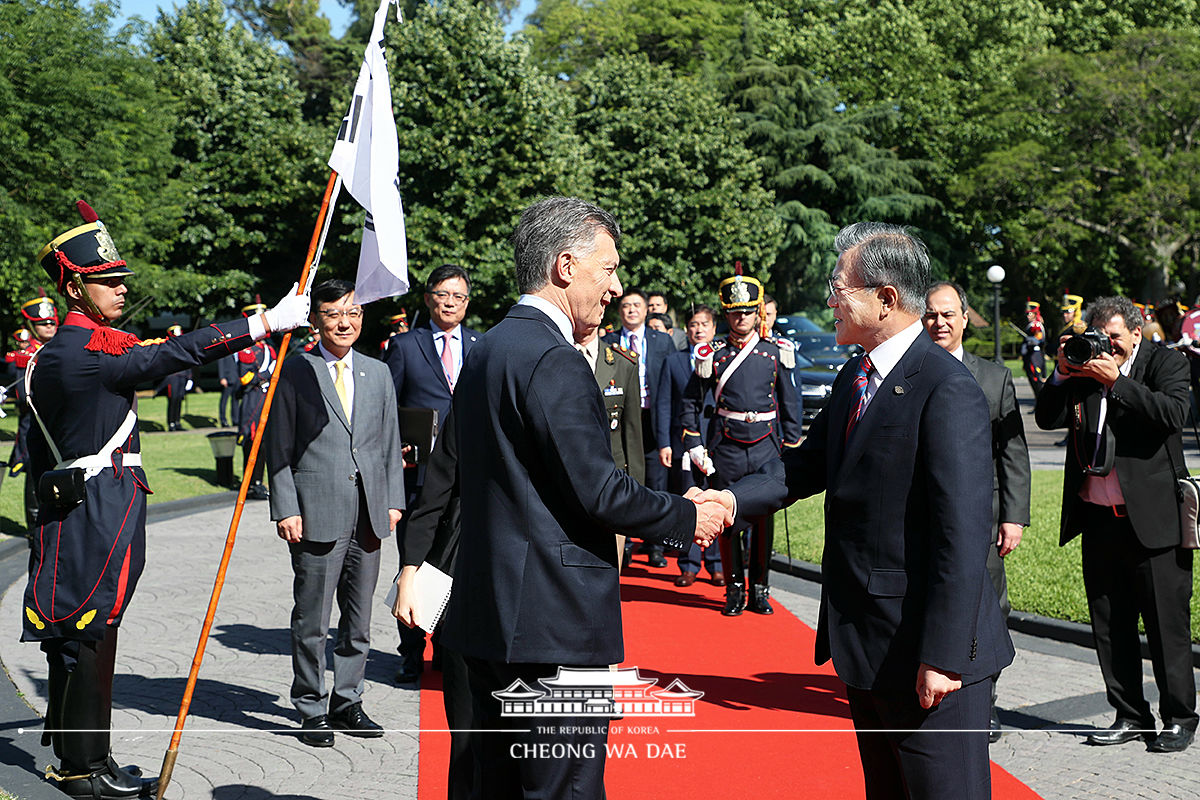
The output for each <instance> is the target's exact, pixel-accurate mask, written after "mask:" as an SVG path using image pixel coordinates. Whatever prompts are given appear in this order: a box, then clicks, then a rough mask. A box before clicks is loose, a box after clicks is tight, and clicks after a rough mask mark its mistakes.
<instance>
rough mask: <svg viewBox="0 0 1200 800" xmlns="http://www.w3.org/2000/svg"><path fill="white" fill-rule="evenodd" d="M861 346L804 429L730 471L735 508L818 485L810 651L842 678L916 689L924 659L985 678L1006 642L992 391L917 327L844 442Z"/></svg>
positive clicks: (1009, 651) (972, 678)
mask: <svg viewBox="0 0 1200 800" xmlns="http://www.w3.org/2000/svg"><path fill="white" fill-rule="evenodd" d="M859 359H861V356H858V357H856V358H855V359H851V360H850V361H849V362H847V364H846V367H845V368H844V369H843V370H842V371H841V373H840V374H839V375H838V378H837V380H836V381H835V382H834V385H833V393H832V394H831V396H830V399H829V404H828V406H826V407H825V408H824V409H823V410H822V411H821V412H820V413H819V414H818V415H817V417H816V419H814V420H813V423H812V426H811V427H810V428H809V433H808V436H807V438H806V439H805V440H804V443H803V444H801V445H800V447H798V448H794V449H791V450H786V451H784V454H783V458H782V459H781V461H772V462H768V464H766V465H764V467H763V468H762V469H760V470H759V472H758V473H755V474H753V475H750V476H748V477H746V478H744V479H743V480H741V481H738V482H737V483H736V484H734V486H733V487H732V490H733V492H734V494H735V496H736V497H737V499H738V506H739V508H738V514H739V517H745V516H750V515H753V514H755V513H759V514H762V513H770V512H771V511H774V510H775V508H778V503H779V497H780V496H781V495H787V496H789V497H805V496H808V495H812V494H816V493H817V492H820V491H822V490H824V491H825V554H824V557H823V560H822V564H821V572H822V585H821V610H820V621H819V624H818V627H817V642H816V661H817V663H818V664H822V663H824V662H825V661H827V660H829V659H830V658H832V659H833V664H834V668H835V669H836V670H837V674H838V676H839V677H840V678H841V679H842V680H843V681H845V682H846V683H847V684H848V685H850V686H854V687H857V688H860V689H881V690H887V691H910V692H911V691H912V687H913V682H914V680H915V678H916V669H917V666H918V665H919V664H920V663H926V664H929V665H931V666H934V667H937V668H939V669H942V670H946V671H949V672H955V673H959V674H960V675H962V680H963V682H964V684H970V683H975V682H977V681H980V680H984V679H986V678H990V677H991V676H992V675H995V674H996V673H997V672H999V671H1000V670H1001V669H1003V668H1004V667H1005V666H1007V665H1008V664H1009V663H1011V662H1012V658H1013V654H1014V651H1013V646H1012V641H1011V640H1010V639H1009V636H1008V631H1007V629H1006V628H1005V625H1004V620H1003V618H1002V617H1001V615H1000V604H999V602H998V601H997V599H996V594H995V591H994V589H993V588H992V582H991V580H989V578H988V575H987V570H986V562H987V553H988V549H989V548H990V547H991V546H992V537H991V527H992V526H991V520H990V518H989V516H990V515H989V513H988V511H989V509H990V508H991V503H990V502H989V500H990V491H989V487H990V486H991V485H992V476H991V475H990V474H989V473H991V471H992V469H991V464H990V463H989V462H987V461H984V460H983V459H980V458H978V453H980V452H986V451H987V450H988V447H989V442H990V430H989V425H988V414H987V401H986V399H985V398H984V396H983V392H982V391H981V390H980V388H979V385H978V384H977V383H976V382H975V380H974V379H973V378H972V377H971V374H970V373H969V372H968V371H967V369H966V368H965V367H964V366H963V365H962V364H960V363H959V362H958V360H957V359H955V358H954V356H952V355H950V354H949V353H947V352H946V351H945V350H943V349H942V348H940V347H938V346H937V345H935V344H934V343H933V342H931V341H930V340H929V338H928V337H926V336H925V335H924V334H922V335H920V336H918V337H917V339H916V340H915V341H914V342H913V344H912V345H911V346H910V347H909V348H908V350H907V352H905V354H904V356H903V357H902V358H901V359H900V361H899V363H898V364H897V365H896V367H895V368H894V369H893V370H892V371H891V372H890V373H889V374H888V377H887V379H886V380H884V382H883V384H882V385H881V386H880V387H879V390H878V392H877V393H876V394H875V395H874V397H873V398H872V400H871V404H870V405H869V406H868V407H867V411H866V414H865V415H864V416H863V418H862V419H861V420H860V421H859V422H858V424H857V426H856V427H855V429H854V431H853V433H852V435H851V436H850V438H849V441H848V442H846V436H845V431H846V423H847V421H848V419H849V415H850V400H851V390H852V385H853V381H854V376H855V373H856V371H857V368H858V363H859ZM778 481H785V482H786V490H783V489H781V487H780V486H779V485H774V486H772V485H771V484H772V483H773V482H778Z"/></svg>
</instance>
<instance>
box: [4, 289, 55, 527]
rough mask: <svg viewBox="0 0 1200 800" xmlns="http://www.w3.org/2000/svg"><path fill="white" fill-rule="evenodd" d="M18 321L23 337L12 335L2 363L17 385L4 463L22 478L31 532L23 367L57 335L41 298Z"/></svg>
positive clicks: (32, 493) (48, 303)
mask: <svg viewBox="0 0 1200 800" xmlns="http://www.w3.org/2000/svg"><path fill="white" fill-rule="evenodd" d="M21 317H22V318H23V319H24V320H25V327H24V328H23V329H22V330H21V331H19V332H18V333H21V334H24V335H23V336H18V334H17V333H14V334H13V338H14V339H17V340H18V344H19V346H18V348H17V349H16V350H15V351H14V352H11V353H9V354H7V355H6V356H5V359H6V360H8V361H9V362H11V363H12V364H13V366H14V367H16V375H15V377H16V379H17V382H16V384H15V385H14V387H13V391H14V395H13V396H14V397H16V400H17V411H18V413H19V414H20V417H19V418H18V420H17V438H16V441H14V442H13V451H12V455H11V456H10V457H9V459H8V474H9V475H10V476H12V477H14V478H15V477H16V476H17V475H20V474H21V473H24V475H25V524H26V525H27V526H29V527H30V528H32V527H33V524H34V520H36V519H37V507H38V504H37V491H36V488H37V487H36V486H35V485H34V482H33V478H32V477H31V475H30V472H29V469H28V467H29V426H30V425H31V424H32V423H33V416H32V415H31V414H30V413H29V409H28V408H27V407H26V406H25V367H26V366H27V365H28V364H29V359H30V358H32V357H33V354H34V353H36V352H37V351H38V350H40V349H42V347H43V346H44V345H45V344H46V342H48V341H50V340H51V339H53V338H54V334H55V333H57V332H58V306H56V305H55V304H54V301H53V300H51V299H50V298H49V297H46V296H45V294H39V295H38V296H37V297H35V298H33V299H32V300H27V301H25V302H24V303H22V304H21Z"/></svg>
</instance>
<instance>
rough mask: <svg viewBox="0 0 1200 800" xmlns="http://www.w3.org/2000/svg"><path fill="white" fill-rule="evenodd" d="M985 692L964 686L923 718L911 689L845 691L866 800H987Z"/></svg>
mask: <svg viewBox="0 0 1200 800" xmlns="http://www.w3.org/2000/svg"><path fill="white" fill-rule="evenodd" d="M913 678H914V684H915V678H916V671H915V669H914V671H913ZM991 685H992V682H991V681H990V680H984V681H980V682H978V683H973V684H971V685H969V686H964V687H963V688H961V689H959V690H958V691H957V692H951V693H950V694H948V695H946V697H945V698H944V699H943V700H942V702H941V703H940V704H938V705H937V706H935V707H934V708H932V709H930V710H929V711H926V710H925V709H923V708H921V705H920V703H918V702H917V693H916V690H915V688H913V687H909V688H907V689H896V690H892V691H867V690H865V689H855V688H853V687H850V686H847V687H846V695H847V697H848V698H849V700H850V715H851V717H852V718H853V719H854V729H855V732H856V735H857V737H858V754H859V758H860V759H861V760H862V768H863V778H864V779H865V781H866V786H867V794H866V796H867V800H926V799H928V800H943V799H944V798H954V800H990V798H991V796H992V777H991V767H990V765H989V762H988V713H989V708H990V706H991ZM876 731H877V732H876Z"/></svg>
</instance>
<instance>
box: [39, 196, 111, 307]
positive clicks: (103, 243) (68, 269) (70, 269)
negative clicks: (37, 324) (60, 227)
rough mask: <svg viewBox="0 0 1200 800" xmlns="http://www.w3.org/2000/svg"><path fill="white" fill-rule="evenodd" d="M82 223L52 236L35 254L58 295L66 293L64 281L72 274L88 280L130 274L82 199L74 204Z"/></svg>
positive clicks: (100, 224) (90, 209) (106, 233)
mask: <svg viewBox="0 0 1200 800" xmlns="http://www.w3.org/2000/svg"><path fill="white" fill-rule="evenodd" d="M75 206H76V208H78V209H79V216H81V217H82V218H83V223H84V224H82V225H80V226H79V227H76V228H71V230H69V231H67V232H66V233H63V234H61V235H59V236H56V237H55V238H54V239H53V240H51V242H50V243H49V244H47V245H46V246H45V247H43V248H42V251H41V252H40V253H38V261H39V262H40V263H41V265H42V269H44V270H46V274H47V275H49V276H50V279H51V280H52V281H54V285H55V288H57V289H58V293H59V294H65V293H66V286H67V282H68V281H69V280H71V279H72V278H73V277H74V276H75V275H86V276H88V277H89V278H109V277H116V276H125V275H132V274H133V270H131V269H130V268H129V267H128V266H127V265H126V264H125V262H124V261H123V260H122V259H121V256H120V254H119V253H117V246H116V245H115V244H113V240H112V236H110V235H109V233H108V228H106V227H104V223H103V222H101V221H100V218H99V217H98V216H97V215H96V212H95V211H93V210H92V207H91V206H90V205H88V204H87V203H85V202H84V201H83V200H80V201H78V202H77V203H76V204H75Z"/></svg>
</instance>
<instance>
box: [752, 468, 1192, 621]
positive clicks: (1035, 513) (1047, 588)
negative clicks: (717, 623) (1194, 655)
mask: <svg viewBox="0 0 1200 800" xmlns="http://www.w3.org/2000/svg"><path fill="white" fill-rule="evenodd" d="M823 502H824V495H817V496H816V497H810V498H808V499H807V500H801V501H800V502H798V503H796V504H795V505H793V506H792V507H791V508H789V509H788V510H787V529H786V533H785V527H784V515H783V513H779V514H776V515H775V551H776V552H778V553H784V554H786V553H787V552H788V545H787V542H788V539H789V538H790V540H791V554H792V557H793V558H799V559H802V560H804V561H811V562H812V563H814V564H819V563H821V552H822V549H823V546H824V532H825V528H824V518H823V516H822V510H821V509H822V504H823ZM1061 506H1062V473H1061V472H1058V471H1055V470H1037V471H1035V472H1034V473H1033V492H1032V497H1031V517H1032V520H1033V523H1032V524H1031V525H1030V526H1029V527H1028V528H1026V529H1025V536H1024V537H1023V538H1022V539H1021V545H1020V547H1018V548H1017V549H1016V550H1014V551H1013V552H1012V553H1011V554H1010V555H1009V556H1008V557H1007V558H1006V559H1005V570H1006V572H1007V573H1008V594H1009V599H1010V600H1011V601H1012V605H1013V608H1014V609H1016V610H1018V611H1027V612H1031V613H1034V614H1040V615H1042V616H1046V617H1054V618H1056V619H1068V620H1073V621H1075V622H1085V623H1086V622H1087V621H1088V619H1089V617H1088V610H1087V598H1086V597H1085V596H1084V593H1083V571H1082V569H1081V567H1080V549H1079V548H1080V539H1079V537H1076V538H1075V539H1073V540H1072V541H1071V543H1070V544H1068V545H1067V546H1066V547H1059V546H1058V525H1059V511H1060V508H1061ZM1192 581H1193V586H1192V639H1193V641H1200V570H1197V571H1195V572H1193V574H1192Z"/></svg>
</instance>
